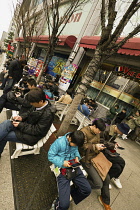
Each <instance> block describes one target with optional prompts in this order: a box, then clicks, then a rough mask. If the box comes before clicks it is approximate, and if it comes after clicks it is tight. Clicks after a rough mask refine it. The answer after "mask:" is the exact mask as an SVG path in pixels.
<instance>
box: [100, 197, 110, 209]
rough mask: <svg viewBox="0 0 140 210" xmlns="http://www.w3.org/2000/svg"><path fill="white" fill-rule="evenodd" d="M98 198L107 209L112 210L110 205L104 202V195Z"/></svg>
mask: <svg viewBox="0 0 140 210" xmlns="http://www.w3.org/2000/svg"><path fill="white" fill-rule="evenodd" d="M98 200H99V202H100V204H101V205H102V206H103V207H104V209H105V210H111V207H110V205H108V204H106V203H104V202H103V200H102V196H98Z"/></svg>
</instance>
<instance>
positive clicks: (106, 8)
mask: <svg viewBox="0 0 140 210" xmlns="http://www.w3.org/2000/svg"><path fill="white" fill-rule="evenodd" d="M117 2H118V1H117V0H108V3H106V1H105V0H101V15H100V17H101V37H100V41H99V43H98V45H97V47H96V49H95V52H94V55H93V58H92V60H91V61H90V63H89V65H88V67H87V70H86V72H85V74H84V75H83V77H82V81H81V84H80V85H79V87H78V90H77V93H76V96H75V97H74V99H73V102H72V104H71V106H70V108H69V110H68V113H69V114H68V115H66V117H65V118H64V120H63V122H62V124H61V127H60V129H59V131H58V133H57V135H58V136H59V135H63V134H65V133H66V132H67V130H68V127H69V124H70V122H71V120H72V118H73V116H74V114H75V112H76V110H77V107H78V105H79V103H80V101H81V99H82V97H83V96H84V94H85V93H86V90H87V88H88V87H89V85H90V83H91V82H92V80H93V78H94V75H95V73H96V72H97V70H98V69H100V66H101V64H102V63H103V62H104V61H105V60H106V59H107V58H109V57H110V56H112V55H113V54H114V53H116V52H117V51H118V50H119V49H120V48H121V47H122V46H123V45H124V44H125V43H126V42H127V40H128V39H130V38H132V37H133V36H135V35H136V34H138V33H139V32H140V24H139V22H138V23H137V25H136V26H135V27H134V28H133V29H132V31H129V33H128V34H127V35H126V36H125V37H124V38H121V39H120V40H119V38H120V36H121V34H122V33H123V31H124V28H125V27H126V25H127V24H128V23H129V22H130V20H131V18H132V17H133V16H134V15H135V14H136V13H137V12H138V11H139V9H140V1H139V0H133V1H127V5H128V7H127V8H126V11H124V14H121V18H120V21H119V22H118V24H117V25H116V22H117V21H116V17H117V14H118V12H119V11H117V10H116V5H117Z"/></svg>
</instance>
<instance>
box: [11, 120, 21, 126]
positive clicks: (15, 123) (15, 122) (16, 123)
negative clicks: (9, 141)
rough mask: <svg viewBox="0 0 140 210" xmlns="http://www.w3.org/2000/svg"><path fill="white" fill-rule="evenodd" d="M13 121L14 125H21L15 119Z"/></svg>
mask: <svg viewBox="0 0 140 210" xmlns="http://www.w3.org/2000/svg"><path fill="white" fill-rule="evenodd" d="M12 123H13V126H14V127H18V125H19V123H20V122H17V121H13V122H12Z"/></svg>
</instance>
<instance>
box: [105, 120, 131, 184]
mask: <svg viewBox="0 0 140 210" xmlns="http://www.w3.org/2000/svg"><path fill="white" fill-rule="evenodd" d="M129 129H130V128H129V126H128V125H127V124H125V123H120V124H118V125H109V126H106V130H105V131H104V132H103V133H102V134H101V135H102V137H103V139H104V141H106V143H105V146H106V147H107V149H105V150H104V151H103V153H104V155H105V156H106V158H107V159H108V160H109V161H110V162H112V167H111V168H110V171H109V175H110V179H112V181H113V182H114V184H115V185H116V186H117V187H118V188H122V184H121V182H120V179H119V176H120V175H121V174H122V172H123V169H124V167H125V160H124V159H123V158H122V157H120V155H119V154H118V153H117V152H116V149H117V148H118V149H124V148H123V147H120V145H119V144H118V143H117V142H115V139H116V137H117V136H118V135H123V134H128V132H129Z"/></svg>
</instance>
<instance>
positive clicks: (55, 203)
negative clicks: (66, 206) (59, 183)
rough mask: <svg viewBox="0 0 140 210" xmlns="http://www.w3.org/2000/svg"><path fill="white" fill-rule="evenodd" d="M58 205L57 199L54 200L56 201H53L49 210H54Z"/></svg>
mask: <svg viewBox="0 0 140 210" xmlns="http://www.w3.org/2000/svg"><path fill="white" fill-rule="evenodd" d="M58 203H59V198H56V199H55V200H54V201H53V203H52V206H51V208H50V210H56V209H57V207H58Z"/></svg>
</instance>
